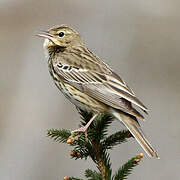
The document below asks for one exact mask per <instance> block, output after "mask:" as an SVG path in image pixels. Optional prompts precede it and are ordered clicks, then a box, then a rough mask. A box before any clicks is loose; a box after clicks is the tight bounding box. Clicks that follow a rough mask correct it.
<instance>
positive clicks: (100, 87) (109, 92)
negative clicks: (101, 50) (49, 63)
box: [53, 61, 147, 119]
mask: <svg viewBox="0 0 180 180" xmlns="http://www.w3.org/2000/svg"><path fill="white" fill-rule="evenodd" d="M53 68H54V71H55V72H56V73H57V74H58V76H59V77H60V78H62V79H63V80H64V81H66V82H68V83H69V84H71V85H73V86H74V87H76V88H77V89H78V90H80V91H82V92H84V93H86V94H88V95H89V96H91V97H93V98H95V99H97V100H99V101H101V102H103V103H104V104H107V105H109V106H111V107H114V108H116V109H120V110H122V111H125V112H127V113H130V114H132V115H135V116H136V117H139V118H141V119H143V116H142V115H141V114H140V113H139V112H137V111H136V110H135V109H134V108H133V107H132V106H131V103H133V104H135V105H137V106H139V107H140V108H141V109H142V110H144V111H147V108H146V107H145V106H144V105H143V104H142V103H141V102H140V101H139V100H138V99H137V98H136V96H135V94H134V93H133V91H132V90H131V89H130V88H129V87H128V86H127V85H126V84H125V83H124V81H123V80H122V79H121V78H120V77H119V76H118V75H117V74H115V73H114V72H112V71H110V70H108V73H107V72H104V71H100V70H98V71H95V70H93V69H88V68H81V67H80V66H74V65H70V64H67V63H62V61H61V62H60V61H53ZM96 68H97V66H96ZM99 69H100V68H99Z"/></svg>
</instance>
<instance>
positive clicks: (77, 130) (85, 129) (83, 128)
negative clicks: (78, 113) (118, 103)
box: [71, 114, 98, 138]
mask: <svg viewBox="0 0 180 180" xmlns="http://www.w3.org/2000/svg"><path fill="white" fill-rule="evenodd" d="M97 115H98V114H95V115H94V116H93V117H92V118H91V119H90V120H89V122H88V123H87V124H86V125H85V126H84V127H80V128H79V129H76V130H74V131H71V134H73V133H76V132H83V133H84V134H85V136H86V138H87V129H88V127H89V126H90V124H91V123H92V122H93V120H94V119H95V118H96V117H97Z"/></svg>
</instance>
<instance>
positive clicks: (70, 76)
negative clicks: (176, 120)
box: [37, 24, 159, 158]
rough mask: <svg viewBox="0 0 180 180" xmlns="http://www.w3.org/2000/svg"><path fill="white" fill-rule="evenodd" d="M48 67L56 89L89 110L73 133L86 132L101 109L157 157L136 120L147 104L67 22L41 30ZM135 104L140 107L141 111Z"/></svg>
mask: <svg viewBox="0 0 180 180" xmlns="http://www.w3.org/2000/svg"><path fill="white" fill-rule="evenodd" d="M37 36H39V37H42V38H44V44H43V47H44V50H45V54H46V56H47V59H48V69H49V72H50V74H51V76H52V78H53V81H54V83H55V85H56V86H57V88H58V89H59V90H60V91H61V92H62V93H63V94H64V96H65V97H66V98H67V99H69V100H70V102H71V103H73V104H74V105H75V106H76V108H77V109H81V110H83V111H87V112H92V113H93V116H92V118H91V119H90V121H89V122H88V123H87V124H86V125H85V126H84V127H81V128H79V129H77V130H74V131H72V133H74V132H87V129H88V127H89V126H90V124H91V123H92V121H93V120H94V119H95V118H96V117H97V115H98V114H99V113H101V112H107V113H109V114H111V115H112V116H113V117H114V118H116V119H118V120H119V121H120V122H121V123H122V124H123V125H124V126H125V127H126V128H127V129H128V130H129V131H130V132H131V134H132V135H133V136H134V138H135V139H136V140H137V142H138V143H139V144H140V146H141V147H142V148H143V149H144V151H145V152H146V153H147V155H148V156H149V157H155V158H159V156H158V154H157V152H156V150H155V149H154V148H153V147H152V145H151V144H150V143H149V141H148V140H147V138H146V136H145V135H144V133H143V130H142V128H141V126H140V123H139V122H138V120H144V116H143V115H142V112H145V113H147V112H148V109H147V107H146V106H145V105H144V104H143V103H142V102H141V101H140V100H139V99H138V98H137V97H136V95H135V93H134V92H133V90H132V89H131V88H130V87H129V86H128V85H127V84H126V83H125V82H124V80H123V79H122V78H121V77H120V76H119V75H118V74H116V73H115V72H114V71H113V70H112V69H111V67H110V66H109V65H108V64H107V63H105V62H104V61H103V60H102V59H100V58H99V57H98V56H96V55H95V54H94V53H93V52H92V51H90V50H89V49H88V47H87V46H86V44H85V43H84V41H83V40H82V38H81V35H80V34H79V33H78V32H77V31H75V30H74V29H73V28H71V27H69V26H67V25H64V24H62V25H58V26H53V27H52V28H50V29H49V30H41V31H39V33H38V34H37ZM134 106H136V107H139V108H140V109H141V110H142V112H141V113H140V112H139V111H138V110H137V109H136V108H135V107H134Z"/></svg>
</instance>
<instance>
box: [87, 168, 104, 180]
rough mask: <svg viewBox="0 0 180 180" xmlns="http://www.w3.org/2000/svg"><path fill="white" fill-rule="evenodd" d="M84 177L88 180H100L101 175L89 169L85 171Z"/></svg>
mask: <svg viewBox="0 0 180 180" xmlns="http://www.w3.org/2000/svg"><path fill="white" fill-rule="evenodd" d="M85 177H87V179H88V180H95V179H96V180H102V176H101V174H100V173H98V172H96V171H92V170H91V169H87V170H86V171H85Z"/></svg>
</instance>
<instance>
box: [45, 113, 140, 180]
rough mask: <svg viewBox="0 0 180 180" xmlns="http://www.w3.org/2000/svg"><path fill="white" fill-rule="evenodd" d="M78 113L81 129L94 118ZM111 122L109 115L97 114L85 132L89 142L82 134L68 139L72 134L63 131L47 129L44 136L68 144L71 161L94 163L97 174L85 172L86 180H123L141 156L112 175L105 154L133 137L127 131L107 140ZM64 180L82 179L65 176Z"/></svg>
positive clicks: (107, 157)
mask: <svg viewBox="0 0 180 180" xmlns="http://www.w3.org/2000/svg"><path fill="white" fill-rule="evenodd" d="M79 113H80V115H81V119H82V120H81V123H80V126H84V125H85V124H86V123H87V122H88V121H89V120H90V119H91V118H92V116H93V114H92V113H88V112H85V111H82V110H79ZM113 120H114V119H113V117H112V116H110V115H109V114H105V113H101V114H99V115H98V116H97V117H96V119H95V120H94V121H93V122H92V123H91V125H90V127H89V128H88V132H87V134H88V140H87V138H86V137H85V134H84V133H81V132H77V133H74V134H72V135H71V131H70V130H65V129H59V130H58V129H50V130H48V132H47V136H49V137H50V138H51V139H53V140H54V141H57V142H60V143H67V144H69V145H70V146H72V147H73V150H72V151H71V153H70V156H71V158H73V159H75V160H77V159H85V160H86V159H87V158H90V159H92V160H93V161H94V163H95V164H96V167H97V169H98V170H99V172H97V171H95V170H90V169H87V170H86V171H85V177H86V178H87V179H88V180H123V179H126V178H127V176H128V175H129V174H130V173H131V171H132V169H133V168H134V167H135V166H136V165H138V164H139V161H140V159H141V158H142V154H139V155H138V156H135V157H133V158H132V159H130V160H129V161H128V162H127V163H125V164H124V165H122V166H121V167H120V168H119V169H118V171H117V172H116V173H115V174H114V175H112V168H111V162H110V154H109V152H108V151H109V150H110V149H113V148H114V147H115V146H117V145H119V144H121V143H124V142H127V139H128V138H130V137H132V135H131V133H130V132H129V131H128V130H122V131H118V132H115V133H113V134H111V135H109V136H108V135H107V134H108V133H107V132H108V127H109V126H110V125H111V123H112V122H113ZM64 180H83V179H80V178H75V177H67V176H66V177H64Z"/></svg>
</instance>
